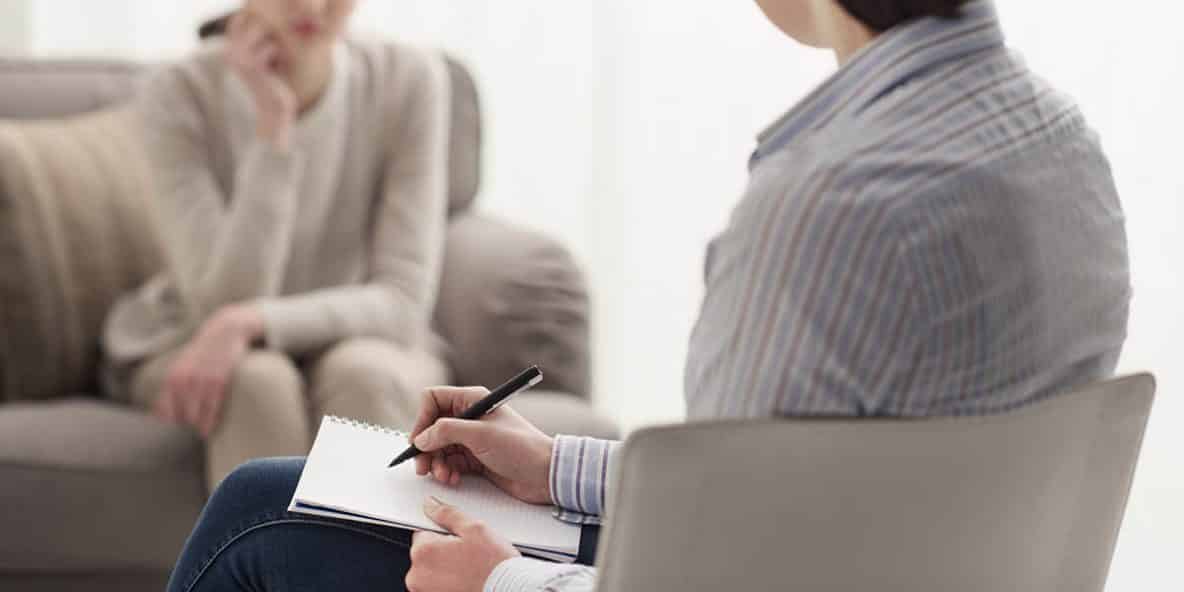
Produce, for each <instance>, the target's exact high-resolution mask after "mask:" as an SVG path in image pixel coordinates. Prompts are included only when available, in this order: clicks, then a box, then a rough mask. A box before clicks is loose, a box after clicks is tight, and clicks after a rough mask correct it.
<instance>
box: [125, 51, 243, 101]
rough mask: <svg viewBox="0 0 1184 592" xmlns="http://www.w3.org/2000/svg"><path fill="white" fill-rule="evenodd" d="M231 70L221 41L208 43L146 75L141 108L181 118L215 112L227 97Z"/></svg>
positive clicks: (139, 95)
mask: <svg viewBox="0 0 1184 592" xmlns="http://www.w3.org/2000/svg"><path fill="white" fill-rule="evenodd" d="M227 72H228V70H227V67H226V64H225V62H224V61H223V59H222V44H221V42H211V43H207V44H205V45H203V46H202V47H201V48H200V49H198V50H197V51H195V52H193V53H192V54H190V55H188V56H186V57H185V58H182V59H180V60H177V61H175V62H171V63H167V64H163V65H161V66H158V67H157V68H155V69H154V70H153V71H152V72H151V73H150V74H148V75H147V76H146V77H145V79H144V81H143V83H142V84H141V86H140V88H139V89H138V93H137V98H138V102H139V105H140V107H141V110H142V111H143V112H145V114H147V115H151V114H152V113H154V112H160V113H162V114H165V115H167V116H170V117H179V118H184V116H185V115H186V114H190V115H194V116H202V115H203V114H208V113H211V112H212V111H213V110H214V105H216V104H217V103H219V102H221V101H222V99H223V94H222V93H223V87H224V84H225V79H226V75H227Z"/></svg>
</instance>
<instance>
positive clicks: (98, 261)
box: [0, 109, 161, 401]
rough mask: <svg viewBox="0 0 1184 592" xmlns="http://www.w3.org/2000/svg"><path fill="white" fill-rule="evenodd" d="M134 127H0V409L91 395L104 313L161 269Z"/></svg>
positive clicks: (105, 120) (128, 121)
mask: <svg viewBox="0 0 1184 592" xmlns="http://www.w3.org/2000/svg"><path fill="white" fill-rule="evenodd" d="M133 120H134V118H133V117H132V116H131V114H130V113H129V112H127V111H126V110H123V109H120V110H114V111H107V112H100V113H96V114H92V115H85V116H79V117H74V118H70V119H62V120H52V121H49V120H47V121H34V122H17V121H0V269H3V270H4V273H3V274H0V302H3V303H4V306H3V307H2V308H0V379H2V380H3V383H0V401H3V400H17V399H45V398H49V397H53V396H57V395H59V394H61V393H70V392H94V390H95V389H94V382H95V378H96V375H97V372H96V367H97V361H98V355H99V345H98V344H99V339H98V338H99V333H100V329H101V327H102V323H103V319H104V317H105V315H106V313H107V309H108V308H109V307H110V305H111V303H112V302H113V301H114V300H115V298H116V297H118V296H119V295H120V294H122V293H123V292H125V291H127V290H130V289H132V288H133V287H135V286H136V285H138V284H140V283H141V282H142V281H143V280H144V279H145V278H146V277H147V276H148V275H149V274H151V273H152V272H153V271H155V270H157V269H158V268H159V265H160V261H161V253H160V249H159V247H158V241H157V240H156V238H155V234H154V233H153V231H152V227H151V225H150V224H149V223H148V220H149V214H148V208H147V204H148V203H149V200H148V199H147V197H148V195H149V193H150V192H149V190H148V186H149V183H148V179H149V177H148V173H147V167H146V166H145V159H144V157H143V156H142V149H141V144H140V142H139V141H138V134H136V132H135V129H136V128H135V126H134V125H133V123H132V122H133Z"/></svg>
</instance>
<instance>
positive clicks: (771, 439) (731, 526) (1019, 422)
mask: <svg viewBox="0 0 1184 592" xmlns="http://www.w3.org/2000/svg"><path fill="white" fill-rule="evenodd" d="M1154 391H1155V382H1154V379H1153V378H1152V377H1151V376H1150V375H1146V374H1142V375H1137V376H1130V377H1126V378H1121V379H1118V380H1113V381H1109V382H1105V383H1101V384H1096V385H1093V386H1089V387H1086V388H1082V389H1080V390H1077V391H1075V392H1072V393H1067V394H1064V395H1062V396H1057V397H1055V398H1052V399H1049V400H1045V401H1042V402H1040V403H1036V404H1033V405H1030V406H1028V407H1025V408H1022V409H1020V410H1018V411H1014V412H1011V413H1007V414H1003V415H996V416H985V417H957V418H935V419H918V420H900V419H895V420H893V419H841V420H838V419H834V420H832V419H827V420H794V421H760V422H743V423H742V422H730V423H709V424H699V425H687V426H678V427H660V428H654V429H647V430H642V431H640V432H638V433H636V434H635V435H633V436H632V437H631V438H630V439H629V441H628V442H627V443H626V445H625V447H624V449H623V451H622V453H621V462H619V463H618V467H617V468H618V473H617V476H618V477H619V478H618V479H617V481H616V483H619V484H621V485H620V487H617V488H615V491H613V492H612V493H611V495H610V502H609V508H610V516H611V518H612V520H611V523H610V524H609V525H608V526H607V529H606V531H605V533H604V535H603V538H602V540H601V542H600V556H599V558H598V564H599V565H600V566H601V573H600V581H599V587H598V590H599V592H625V591H629V592H637V591H641V590H644V591H645V592H676V591H677V592H693V591H698V590H703V591H712V592H718V591H720V590H800V591H810V592H819V591H830V590H834V591H840V590H841V591H867V590H876V591H879V592H894V591H899V592H952V591H957V592H980V591H981V592H987V591H990V592H1001V591H1007V592H1013V591H1021V590H1024V591H1027V590H1030V591H1048V592H1052V591H1059V592H1069V591H1072V592H1091V591H1101V590H1102V588H1103V586H1104V584H1105V581H1106V574H1107V571H1108V570H1109V565H1110V558H1111V555H1112V553H1113V550H1114V543H1115V539H1116V537H1117V534H1118V529H1119V525H1120V524H1121V522H1122V516H1123V510H1124V507H1125V505H1126V500H1127V494H1128V492H1129V490H1130V484H1131V479H1132V476H1133V474H1134V468H1135V460H1136V458H1137V457H1138V453H1139V447H1140V444H1141V442H1142V438H1143V431H1144V428H1145V427H1146V423H1147V418H1148V415H1149V413H1150V409H1151V402H1152V398H1153V395H1154Z"/></svg>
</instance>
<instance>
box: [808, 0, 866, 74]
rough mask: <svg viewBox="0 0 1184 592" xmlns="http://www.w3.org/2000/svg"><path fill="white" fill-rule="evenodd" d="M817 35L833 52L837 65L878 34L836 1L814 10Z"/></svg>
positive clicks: (845, 60)
mask: <svg viewBox="0 0 1184 592" xmlns="http://www.w3.org/2000/svg"><path fill="white" fill-rule="evenodd" d="M815 14H816V24H817V28H818V37H819V38H820V39H821V40H822V42H823V45H824V46H826V47H829V48H831V49H832V50H833V51H834V52H835V59H836V60H838V62H839V66H843V65H844V64H846V63H847V62H848V61H850V60H851V58H852V57H853V56H854V55H855V54H856V53H858V52H859V50H861V49H863V48H864V47H866V46H867V45H868V44H869V43H871V42H872V41H873V40H875V38H876V37H878V36H879V33H877V32H875V31H873V30H871V29H869V28H868V27H867V26H865V25H864V24H863V23H861V22H859V20H857V19H856V18H855V17H853V16H851V15H850V14H848V13H847V11H846V10H844V9H843V7H841V6H839V5H838V3H836V2H826V4H825V8H824V9H822V10H820V11H818V12H816V13H815Z"/></svg>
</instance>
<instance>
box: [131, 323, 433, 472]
mask: <svg viewBox="0 0 1184 592" xmlns="http://www.w3.org/2000/svg"><path fill="white" fill-rule="evenodd" d="M176 355H177V352H169V353H164V354H160V355H158V356H156V357H154V358H150V359H149V360H147V361H145V362H143V363H142V364H140V366H139V367H138V368H136V369H134V370H133V372H132V374H131V376H130V381H129V383H128V384H127V389H126V393H124V397H126V402H128V403H129V404H131V405H134V406H137V407H140V408H143V409H152V408H153V406H154V404H155V403H156V400H157V398H158V397H160V395H161V393H162V387H163V384H164V380H165V377H166V375H167V374H168V370H169V367H170V366H171V362H172V361H173V359H174V358H175V357H176ZM448 381H449V374H448V369H447V366H446V365H445V364H444V362H443V361H442V360H441V359H440V358H439V356H437V355H436V354H435V353H432V352H429V351H427V350H424V349H405V348H402V347H400V346H398V345H395V344H393V343H390V342H387V341H383V340H379V339H370V338H359V339H351V340H347V341H343V342H341V343H338V344H336V345H334V346H332V347H330V348H328V349H327V350H325V351H324V352H323V353H321V354H319V355H316V356H312V357H310V358H308V359H307V360H301V361H299V362H298V361H295V360H293V359H292V358H291V357H289V356H288V355H286V354H284V353H280V352H275V351H269V350H253V351H251V352H250V353H248V354H247V356H246V357H245V358H243V360H242V361H241V362H239V364H238V366H237V367H236V368H235V370H234V373H233V375H232V377H231V380H230V384H229V386H228V388H227V393H226V399H225V400H224V402H223V404H222V411H221V419H220V421H219V422H218V426H217V427H216V428H215V429H214V432H213V433H212V434H211V435H210V437H209V439H208V440H207V442H206V483H207V486H208V487H209V490H210V491H213V490H214V488H215V487H217V485H218V483H220V482H221V481H222V479H223V478H225V477H226V475H228V474H230V472H231V471H232V470H234V468H235V467H237V466H238V465H240V464H242V463H243V462H246V461H248V460H250V459H253V458H259V457H270V456H300V455H304V454H307V453H308V450H309V447H310V446H311V445H312V439H313V436H314V435H315V430H316V426H318V425H319V424H320V420H321V417H322V416H323V415H338V416H341V417H348V418H350V419H357V420H361V421H366V422H370V423H375V424H379V425H384V426H390V427H395V428H398V429H404V430H409V429H410V428H411V427H412V424H413V422H414V420H415V415H416V412H417V411H418V409H419V400H420V393H421V392H422V391H423V389H425V388H427V387H429V386H435V385H441V384H447V383H448Z"/></svg>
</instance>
